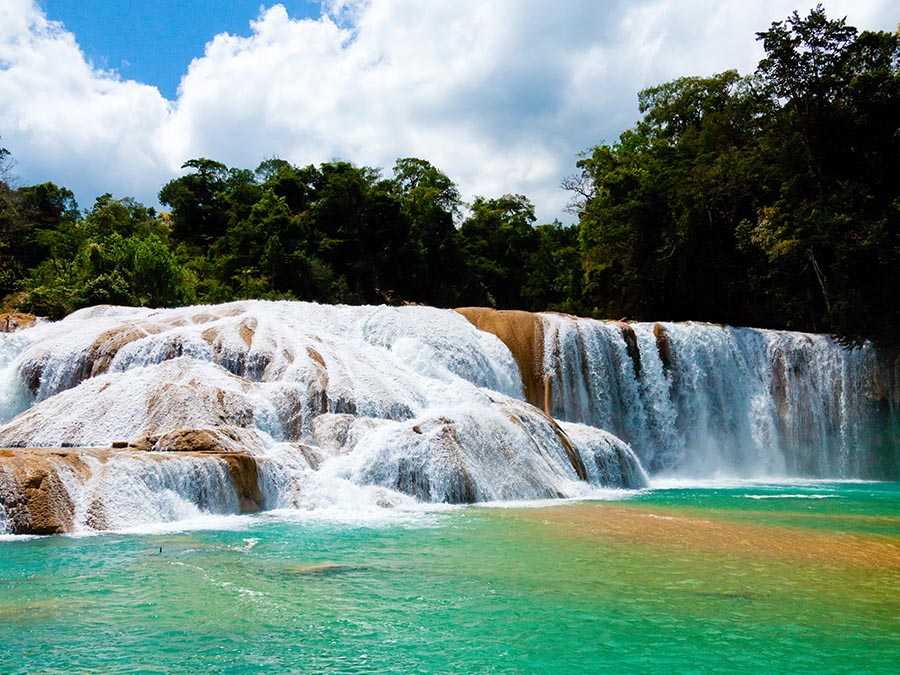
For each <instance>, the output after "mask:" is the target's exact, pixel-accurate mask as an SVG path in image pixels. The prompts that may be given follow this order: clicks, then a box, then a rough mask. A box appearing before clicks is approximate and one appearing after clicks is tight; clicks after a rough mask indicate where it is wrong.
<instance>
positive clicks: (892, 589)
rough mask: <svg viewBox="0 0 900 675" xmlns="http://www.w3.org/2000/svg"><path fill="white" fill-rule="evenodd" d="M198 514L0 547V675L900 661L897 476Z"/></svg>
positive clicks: (691, 667)
mask: <svg viewBox="0 0 900 675" xmlns="http://www.w3.org/2000/svg"><path fill="white" fill-rule="evenodd" d="M196 525H197V527H196V528H195V529H185V530H182V531H178V530H175V529H172V528H170V530H171V531H165V530H163V529H159V530H157V531H155V532H153V531H149V532H146V531H145V532H135V533H103V534H98V535H94V536H81V537H44V538H15V537H7V538H5V539H4V540H3V541H0V627H2V628H0V631H2V632H0V640H2V649H0V673H35V672H41V673H222V674H225V673H228V674H235V675H237V674H243V673H454V674H456V673H459V674H463V673H497V674H500V673H510V674H512V673H625V672H641V673H699V672H729V673H761V672H766V673H772V672H783V673H814V672H815V673H823V672H828V673H892V674H893V673H897V672H900V485H898V484H895V483H825V482H808V483H796V482H795V483H784V484H732V485H726V484H710V485H706V486H696V485H695V486H687V485H684V484H676V483H673V484H663V485H662V486H660V487H657V488H655V489H653V490H648V491H644V492H641V493H638V494H630V495H623V498H622V499H618V500H615V499H614V500H611V501H597V502H580V503H568V504H560V505H552V506H547V505H540V506H534V505H530V506H524V505H520V506H515V507H503V508H499V507H467V508H457V509H442V510H435V511H422V512H413V513H406V514H403V513H400V514H397V513H391V514H389V515H386V516H385V517H384V518H374V519H373V518H371V517H367V518H366V519H360V520H358V521H356V520H354V519H353V518H347V517H345V516H344V517H341V518H339V519H329V518H328V517H320V516H319V515H318V514H305V513H274V514H263V515H260V516H255V517H235V518H225V519H219V520H216V521H213V522H212V523H209V522H207V523H204V524H202V525H203V527H200V524H196ZM187 527H189V528H190V527H194V525H188V526H187Z"/></svg>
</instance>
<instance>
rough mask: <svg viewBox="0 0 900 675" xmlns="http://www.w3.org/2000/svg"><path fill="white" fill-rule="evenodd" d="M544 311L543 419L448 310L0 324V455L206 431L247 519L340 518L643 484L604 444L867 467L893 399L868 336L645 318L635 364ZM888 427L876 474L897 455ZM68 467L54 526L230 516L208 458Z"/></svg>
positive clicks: (327, 309)
mask: <svg viewBox="0 0 900 675" xmlns="http://www.w3.org/2000/svg"><path fill="white" fill-rule="evenodd" d="M543 321H544V324H545V330H544V335H545V355H544V366H545V370H546V375H547V376H548V377H549V380H550V388H551V402H552V408H551V411H550V412H551V415H552V417H553V418H556V419H557V420H560V421H559V422H556V421H554V419H551V418H550V417H547V416H546V415H544V414H543V413H542V412H541V411H539V410H538V409H536V408H534V407H533V406H531V405H529V404H527V403H525V402H524V400H523V399H524V396H523V391H522V385H521V378H520V375H519V372H518V369H517V366H516V364H515V361H514V360H513V358H512V356H511V354H510V352H509V350H508V349H507V348H506V346H505V345H504V344H503V343H502V342H500V341H499V340H498V339H497V338H495V337H494V336H493V335H490V334H488V333H484V332H481V331H478V330H476V329H475V328H474V327H473V326H472V325H471V324H470V323H469V322H468V321H467V320H466V319H464V318H463V317H462V316H460V315H459V314H457V313H455V312H452V311H449V310H437V309H433V308H426V307H403V308H390V307H343V306H321V305H316V304H308V303H290V302H274V303H273V302H259V301H248V302H240V303H231V304H228V305H221V306H212V307H188V308H180V309H171V310H145V309H133V308H109V307H95V308H90V309H87V310H83V311H81V312H77V313H75V314H73V315H71V316H69V317H67V318H66V319H65V320H64V321H61V322H57V323H41V324H38V325H36V326H35V327H33V328H30V329H27V330H24V331H20V332H19V333H15V334H12V335H0V422H3V424H2V426H0V447H2V446H8V447H40V446H45V447H60V446H73V447H109V446H110V444H112V443H113V442H116V441H118V442H131V443H136V442H138V441H140V440H141V439H144V438H147V437H152V438H153V439H156V438H157V437H159V436H161V435H163V438H162V439H160V440H159V441H158V443H160V447H163V446H165V447H168V446H166V444H165V443H166V441H165V439H167V438H168V437H167V436H165V434H170V432H175V431H178V430H184V429H218V430H220V432H222V434H225V435H224V436H223V435H221V434H220V435H219V436H217V437H218V438H219V440H220V441H221V442H222V444H223V446H222V449H223V450H226V451H229V452H234V451H241V452H245V453H250V454H253V455H255V456H256V458H257V460H258V469H259V488H260V491H261V493H262V502H263V503H262V505H263V506H264V507H265V508H266V509H301V510H303V511H305V512H328V513H334V514H343V515H340V516H339V517H341V518H343V517H344V516H345V515H346V514H364V513H377V512H383V511H384V509H385V508H388V509H390V510H397V511H406V510H409V509H413V510H414V509H415V508H416V505H417V504H420V503H421V502H426V503H427V502H461V501H479V502H506V501H519V500H541V499H547V498H560V497H562V498H573V497H574V498H579V497H581V498H583V497H587V496H590V495H591V494H596V490H597V489H598V488H610V487H618V488H623V487H624V488H639V487H642V486H645V485H646V484H647V482H648V478H647V474H646V473H645V472H644V468H643V467H642V466H641V463H640V462H638V460H637V457H635V454H634V453H633V452H632V450H631V448H630V447H629V446H628V445H626V444H625V443H623V441H621V440H619V438H617V437H620V438H623V439H625V440H626V441H627V442H628V443H630V444H631V446H632V447H633V448H634V449H635V451H636V453H637V456H639V457H640V460H641V462H642V463H643V466H644V467H646V468H647V469H648V470H649V471H650V472H651V474H656V475H659V474H669V475H670V474H673V473H674V474H677V475H682V476H691V477H694V478H703V477H714V476H722V475H727V476H736V475H741V476H773V475H801V474H802V475H809V476H839V477H844V478H847V477H850V478H852V477H866V476H868V475H870V474H872V473H876V472H877V470H878V469H877V468H874V467H876V465H877V464H878V462H877V461H876V460H878V458H879V457H880V456H881V455H883V454H884V448H885V439H884V438H882V439H881V444H880V445H879V444H878V443H876V442H874V441H872V439H871V438H870V436H871V434H872V429H873V428H874V426H875V425H876V424H877V423H878V422H879V419H877V416H876V415H875V414H874V411H875V408H878V406H879V405H881V406H882V407H883V404H884V401H885V400H887V401H888V403H889V405H893V406H895V407H894V410H896V392H895V390H894V389H893V388H892V387H893V382H894V381H895V378H894V379H891V378H892V377H894V376H893V375H890V376H888V375H885V374H884V368H883V366H882V364H881V363H880V362H879V360H878V358H877V356H876V355H875V353H874V351H873V350H872V349H871V347H864V348H862V349H856V350H846V349H843V348H841V347H840V346H838V345H836V344H835V343H834V342H833V341H831V340H830V339H828V338H826V337H823V336H810V335H802V334H796V333H783V332H777V331H757V330H749V329H730V328H722V327H715V326H707V325H698V324H665V329H666V332H667V335H668V338H669V343H670V348H671V363H670V364H668V366H669V367H666V364H664V363H663V361H662V359H661V358H660V354H659V351H658V349H657V343H656V338H655V337H654V335H653V326H652V325H651V324H634V325H633V330H634V332H635V336H636V342H637V347H638V351H639V354H640V356H639V360H638V361H637V362H638V364H639V367H636V360H637V359H636V355H634V354H631V355H630V354H629V353H628V349H627V345H626V342H625V340H624V339H623V334H622V329H621V327H620V326H618V325H616V324H610V323H603V322H597V321H590V320H581V319H579V320H576V319H573V318H570V317H561V316H556V315H543ZM893 420H894V422H893V424H894V425H895V426H894V427H891V429H890V430H889V433H888V436H889V437H888V438H887V441H886V443H887V447H888V448H889V450H890V451H891V452H893V453H894V455H892V456H890V457H889V458H888V462H887V465H888V466H889V468H890V462H892V461H893V462H895V464H900V462H898V460H897V459H896V448H897V446H898V445H900V442H898V436H897V432H896V414H894V417H893ZM604 430H605V431H604ZM613 434H615V435H613ZM172 438H175V437H174V436H173V437H172ZM229 439H230V440H229ZM891 444H893V445H891ZM891 448H892V449H891ZM169 449H177V448H169ZM891 457H892V458H893V459H892V458H891ZM83 461H84V462H85V463H86V464H87V465H89V466H88V470H85V471H80V472H75V471H72V470H70V469H68V468H66V467H65V466H61V467H60V468H59V469H58V473H59V475H60V478H61V479H62V480H63V483H64V485H65V487H66V490H67V492H68V494H69V496H70V498H71V501H72V503H73V506H74V521H75V528H76V530H80V531H85V530H90V529H92V528H93V529H98V528H99V529H105V528H112V529H122V528H129V527H132V528H133V527H145V526H148V525H150V524H152V523H158V522H163V521H183V520H191V521H196V520H197V519H198V518H202V517H205V516H206V515H207V514H228V513H235V512H237V511H238V509H239V502H238V499H237V496H236V493H235V490H234V487H233V484H232V482H231V477H230V474H229V470H228V467H227V465H226V464H225V462H224V461H223V460H221V459H219V458H216V457H211V456H209V457H198V456H185V455H178V454H177V453H171V452H166V453H160V455H159V456H151V455H143V454H141V453H132V452H130V451H127V450H124V451H121V452H119V453H114V454H113V455H112V456H111V457H110V458H107V459H104V460H103V461H101V460H99V459H97V458H96V457H91V456H87V457H86V458H84V460H83ZM3 529H8V523H7V519H6V517H5V516H4V514H3V510H2V505H0V532H2V531H3Z"/></svg>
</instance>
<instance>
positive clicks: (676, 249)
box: [0, 6, 900, 345]
mask: <svg viewBox="0 0 900 675" xmlns="http://www.w3.org/2000/svg"><path fill="white" fill-rule="evenodd" d="M758 37H759V39H760V40H762V43H763V46H764V48H765V52H766V56H765V58H764V59H763V60H762V61H761V62H760V63H759V66H758V68H757V70H756V72H755V73H753V74H752V75H749V76H740V75H738V73H736V72H734V71H728V72H725V73H721V74H718V75H714V76H712V77H686V78H681V79H678V80H675V81H673V82H668V83H666V84H662V85H660V86H656V87H651V88H649V89H646V90H644V91H642V92H641V93H640V94H639V101H640V109H641V112H642V114H643V118H642V119H641V120H640V121H639V122H638V123H637V124H636V125H635V126H634V128H632V129H629V130H628V131H626V132H625V133H623V134H622V135H621V137H620V138H619V140H618V141H617V142H615V143H613V144H605V143H604V144H601V145H598V146H596V147H594V148H592V149H591V150H590V151H588V152H586V153H585V154H584V156H583V157H582V158H581V160H580V161H579V162H578V164H577V166H578V173H576V174H575V175H573V176H571V177H568V178H565V179H564V180H563V186H564V187H565V188H567V189H568V190H570V191H571V193H572V195H573V200H572V203H571V206H570V208H571V211H572V213H573V214H574V215H575V217H576V218H577V221H578V222H577V223H576V224H575V225H572V226H570V227H563V226H562V225H561V224H559V223H553V224H545V225H538V226H535V215H534V207H533V205H532V203H531V202H530V201H529V199H528V198H527V197H525V196H523V195H504V196H502V197H496V198H486V197H476V198H475V199H474V200H473V201H472V202H471V203H469V204H464V203H463V201H462V200H461V197H460V194H459V191H458V189H457V187H456V185H455V184H454V182H453V181H452V180H451V179H450V178H449V177H448V176H447V175H446V174H444V173H443V172H442V171H440V170H439V169H438V168H436V167H434V166H433V165H432V164H430V163H429V162H427V161H425V160H422V159H416V158H406V159H400V160H398V161H397V163H396V164H395V166H394V167H393V171H392V175H391V177H390V178H386V177H384V176H383V175H382V172H381V171H380V170H378V169H373V168H370V167H357V166H354V165H353V164H350V163H347V162H330V163H325V164H322V165H319V166H307V167H297V166H294V165H292V164H290V163H288V162H286V161H283V160H280V159H269V160H266V161H264V162H263V163H262V164H261V165H260V166H259V167H257V168H256V169H255V170H252V171H251V170H247V169H236V168H230V167H227V166H225V165H224V164H221V163H219V162H216V161H213V160H210V159H205V158H201V159H194V160H191V161H189V162H187V163H186V165H185V167H186V168H188V169H190V170H191V171H190V172H189V173H187V174H186V175H184V176H182V177H180V178H177V179H175V180H172V181H170V182H169V183H167V184H166V185H165V186H163V188H162V190H161V191H160V193H159V199H160V203H161V204H163V205H164V206H165V207H166V208H167V209H168V210H167V211H163V212H157V211H155V210H154V209H153V208H146V207H144V206H143V205H141V204H139V203H137V202H135V201H134V200H132V199H114V198H113V197H112V196H111V195H104V196H102V197H100V198H98V199H97V201H96V203H95V204H94V206H93V207H92V208H90V209H89V210H87V211H84V212H82V211H81V210H79V208H78V206H77V204H76V203H75V200H74V197H73V194H72V192H71V191H69V190H67V189H66V188H62V187H57V186H56V185H54V184H52V183H45V184H41V185H33V186H27V187H19V188H14V187H13V186H11V185H10V184H9V182H8V179H9V175H8V174H9V173H10V170H9V169H10V165H9V161H8V160H9V156H8V153H6V151H3V150H0V172H2V170H3V168H4V167H6V172H5V173H0V296H5V297H6V300H5V301H4V304H6V305H7V306H8V307H11V306H16V307H18V308H19V309H22V310H28V311H32V312H35V313H38V314H43V315H48V316H52V317H59V316H62V315H65V314H66V313H68V312H71V311H73V310H75V309H78V308H80V307H85V306H88V305H93V304H98V303H116V304H127V305H152V306H171V305H180V304H185V303H195V302H223V301H227V300H232V299H239V298H295V299H301V300H317V301H322V302H345V303H381V302H388V303H400V302H418V303H427V304H432V305H437V306H458V305H488V306H494V307H498V308H516V309H529V310H557V311H565V312H572V313H577V314H582V315H594V316H600V317H612V318H622V317H627V318H630V319H655V320H662V319H668V320H683V319H695V320H704V321H713V322H724V323H731V324H737V325H742V324H743V325H755V326H770V327H785V328H794V329H799V330H812V331H828V332H833V333H836V334H838V335H840V336H843V337H844V338H846V339H848V340H861V339H865V338H871V339H875V340H876V341H880V342H882V343H888V344H892V345H898V344H900V34H892V33H887V32H863V33H859V32H858V31H857V30H856V29H855V28H852V27H850V26H847V25H846V23H845V22H844V21H843V20H831V19H829V18H828V17H827V16H826V14H825V12H824V10H823V9H822V8H821V6H820V7H818V8H816V9H815V10H813V11H811V12H810V14H809V15H808V16H806V17H800V16H799V15H798V14H797V13H796V12H795V13H794V14H793V15H792V16H790V17H789V18H788V19H787V20H786V21H784V22H776V23H773V24H772V26H771V28H770V29H769V30H768V31H766V32H764V33H759V34H758Z"/></svg>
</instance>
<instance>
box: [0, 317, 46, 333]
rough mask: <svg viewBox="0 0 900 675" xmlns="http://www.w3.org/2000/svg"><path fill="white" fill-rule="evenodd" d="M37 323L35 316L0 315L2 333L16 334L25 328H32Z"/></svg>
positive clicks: (0, 331) (0, 330)
mask: <svg viewBox="0 0 900 675" xmlns="http://www.w3.org/2000/svg"><path fill="white" fill-rule="evenodd" d="M36 321H37V317H36V316H35V315H34V314H22V313H21V312H3V313H0V333H14V332H15V331H17V330H22V329H23V328H30V327H31V326H33V325H34V324H35V322H36Z"/></svg>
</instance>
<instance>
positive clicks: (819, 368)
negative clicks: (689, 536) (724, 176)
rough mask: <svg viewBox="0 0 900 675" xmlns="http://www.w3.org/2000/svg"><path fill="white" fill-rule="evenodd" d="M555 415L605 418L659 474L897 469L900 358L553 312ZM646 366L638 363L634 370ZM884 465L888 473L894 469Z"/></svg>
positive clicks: (829, 343)
mask: <svg viewBox="0 0 900 675" xmlns="http://www.w3.org/2000/svg"><path fill="white" fill-rule="evenodd" d="M544 322H545V330H544V332H545V357H544V358H545V369H546V375H547V376H548V377H549V378H550V386H551V391H552V397H551V400H552V407H551V414H552V415H553V416H554V417H557V418H559V419H566V420H577V421H580V422H586V423H588V424H591V425H594V426H598V427H601V428H604V429H608V430H609V431H611V432H612V433H614V434H616V435H618V436H620V437H621V438H622V439H624V440H625V441H627V442H628V443H630V444H631V445H632V447H633V448H634V450H635V451H636V452H637V454H638V456H639V457H640V459H641V461H642V462H643V464H644V466H645V467H647V468H648V469H649V470H650V471H651V472H653V473H665V472H668V473H677V474H680V475H687V476H695V477H697V476H715V475H727V476H812V477H816V476H818V477H835V478H856V477H890V476H891V475H895V474H896V473H897V471H898V469H900V454H898V448H900V430H898V414H897V404H898V391H897V387H896V380H897V370H896V365H895V364H891V363H889V362H886V360H882V359H880V358H879V357H878V355H877V354H876V353H875V350H874V349H873V348H872V346H871V345H864V346H862V347H858V348H853V349H847V348H843V347H841V346H840V345H838V344H837V343H836V342H835V341H834V340H832V339H831V338H829V337H827V336H824V335H810V334H804V333H794V332H788V331H773V330H754V329H747V328H730V327H723V326H713V325H708V324H694V323H683V324H677V323H666V324H661V326H662V327H663V329H664V331H665V334H666V335H667V337H668V343H669V351H670V360H671V363H670V364H668V367H666V366H665V365H664V364H663V361H662V358H661V356H660V351H659V349H658V347H657V340H656V338H655V336H654V333H653V328H654V325H653V324H640V323H638V324H631V328H632V329H633V330H634V333H635V336H636V338H637V345H638V351H639V359H638V363H639V368H638V369H636V367H635V359H633V358H632V357H631V356H630V355H629V354H628V351H627V347H626V341H625V340H624V339H623V337H622V329H621V327H620V326H619V325H618V324H614V323H604V322H599V321H592V320H589V319H574V318H571V317H561V316H555V315H545V316H544ZM636 370H639V373H636ZM885 474H887V475H885Z"/></svg>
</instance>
